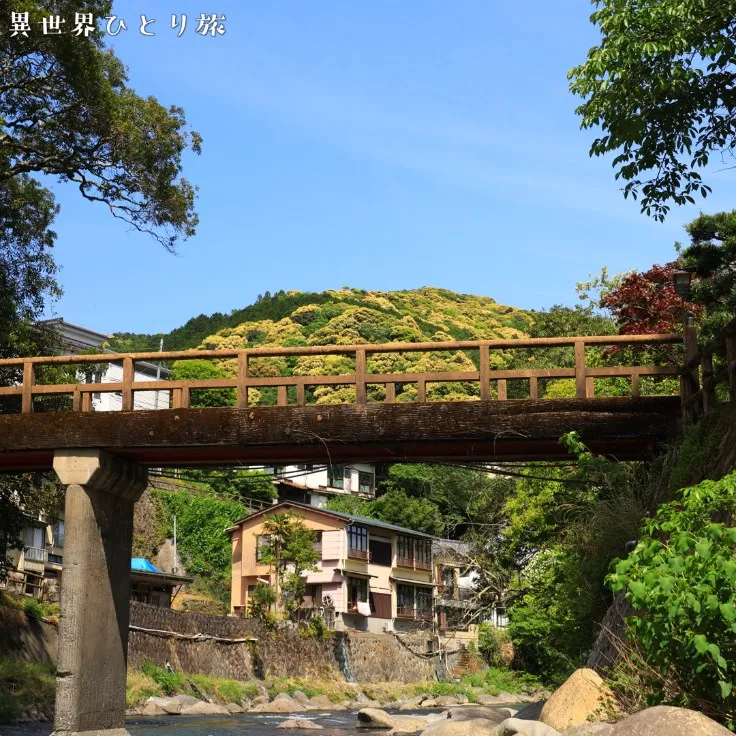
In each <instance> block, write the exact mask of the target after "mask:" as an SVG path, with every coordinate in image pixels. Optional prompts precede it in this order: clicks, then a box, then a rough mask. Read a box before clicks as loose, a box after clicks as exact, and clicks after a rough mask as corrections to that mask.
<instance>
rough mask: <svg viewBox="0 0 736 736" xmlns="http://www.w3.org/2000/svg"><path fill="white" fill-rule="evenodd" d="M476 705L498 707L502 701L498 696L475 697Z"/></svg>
mask: <svg viewBox="0 0 736 736" xmlns="http://www.w3.org/2000/svg"><path fill="white" fill-rule="evenodd" d="M475 699H476V701H477V703H478V705H500V704H501V703H503V702H504V701H503V700H501V698H499V697H498V695H476V696H475Z"/></svg>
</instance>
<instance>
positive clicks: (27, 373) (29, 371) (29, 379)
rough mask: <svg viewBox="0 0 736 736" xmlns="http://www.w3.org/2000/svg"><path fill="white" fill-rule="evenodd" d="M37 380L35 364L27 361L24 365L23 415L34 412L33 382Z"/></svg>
mask: <svg viewBox="0 0 736 736" xmlns="http://www.w3.org/2000/svg"><path fill="white" fill-rule="evenodd" d="M34 380H35V372H34V370H33V363H31V361H30V360H27V361H26V362H25V363H23V398H22V404H21V411H22V412H23V414H30V413H31V412H32V411H33V382H34Z"/></svg>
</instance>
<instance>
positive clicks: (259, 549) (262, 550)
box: [256, 534, 271, 562]
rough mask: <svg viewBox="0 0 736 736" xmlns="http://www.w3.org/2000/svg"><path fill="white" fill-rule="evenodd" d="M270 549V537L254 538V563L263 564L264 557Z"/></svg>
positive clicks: (268, 535)
mask: <svg viewBox="0 0 736 736" xmlns="http://www.w3.org/2000/svg"><path fill="white" fill-rule="evenodd" d="M270 549H271V535H270V534H259V535H258V536H257V537H256V562H263V559H264V555H265V554H266V553H267V552H269V551H270Z"/></svg>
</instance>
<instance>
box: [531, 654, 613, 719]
mask: <svg viewBox="0 0 736 736" xmlns="http://www.w3.org/2000/svg"><path fill="white" fill-rule="evenodd" d="M617 709H618V706H617V705H616V700H615V698H614V697H613V693H612V692H611V691H610V690H609V688H608V687H607V686H606V685H605V684H604V682H603V679H602V678H601V676H600V675H599V674H598V673H597V672H594V671H593V670H590V669H586V668H583V669H579V670H575V672H573V673H572V674H571V675H570V677H568V678H567V680H565V682H563V683H562V685H561V686H560V687H559V688H558V689H557V690H556V691H555V692H554V693H552V697H550V699H549V700H548V701H547V702H546V703H545V704H544V707H543V708H542V713H541V715H540V716H539V720H540V721H542V723H546V724H547V725H548V726H552V728H556V729H557V730H558V731H566V730H568V729H570V728H573V727H575V726H580V725H581V724H583V723H587V722H588V721H603V720H607V718H606V715H607V714H609V713H615V712H616V711H617Z"/></svg>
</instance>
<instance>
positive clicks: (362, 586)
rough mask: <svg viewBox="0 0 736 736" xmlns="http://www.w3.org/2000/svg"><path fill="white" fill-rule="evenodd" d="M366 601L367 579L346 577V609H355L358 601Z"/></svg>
mask: <svg viewBox="0 0 736 736" xmlns="http://www.w3.org/2000/svg"><path fill="white" fill-rule="evenodd" d="M367 602H368V581H367V580H365V579H364V578H348V610H349V611H357V610H358V603H367Z"/></svg>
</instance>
